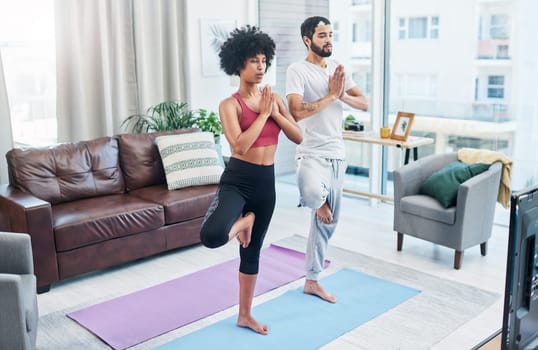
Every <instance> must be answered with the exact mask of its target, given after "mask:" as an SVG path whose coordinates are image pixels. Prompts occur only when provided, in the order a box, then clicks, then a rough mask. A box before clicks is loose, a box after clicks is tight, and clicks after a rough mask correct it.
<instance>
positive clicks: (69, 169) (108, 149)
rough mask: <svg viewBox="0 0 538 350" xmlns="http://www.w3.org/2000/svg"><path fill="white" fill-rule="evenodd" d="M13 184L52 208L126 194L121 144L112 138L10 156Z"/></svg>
mask: <svg viewBox="0 0 538 350" xmlns="http://www.w3.org/2000/svg"><path fill="white" fill-rule="evenodd" d="M6 158H7V161H8V164H9V173H10V183H11V185H13V186H15V187H17V188H19V189H21V190H22V191H24V192H27V193H31V194H33V195H34V196H36V197H38V198H40V199H42V200H44V201H47V202H50V203H51V204H56V203H62V202H68V201H73V200H77V199H81V198H88V197H94V196H102V195H108V194H117V193H123V192H124V191H125V183H124V181H123V175H122V172H121V169H120V166H119V157H118V142H117V140H116V139H114V138H111V137H102V138H98V139H95V140H91V141H81V142H76V143H64V144H59V145H56V146H52V147H46V148H45V147H30V148H14V149H12V150H10V151H9V152H8V153H7V154H6Z"/></svg>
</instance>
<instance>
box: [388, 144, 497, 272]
mask: <svg viewBox="0 0 538 350" xmlns="http://www.w3.org/2000/svg"><path fill="white" fill-rule="evenodd" d="M457 160H458V154H457V152H453V153H447V154H436V155H431V156H427V157H424V158H422V159H419V160H418V161H415V162H413V163H410V164H407V165H405V166H403V167H401V168H400V169H397V170H395V171H394V173H393V174H394V230H395V231H396V232H397V249H398V251H401V250H402V245H403V237H404V234H406V235H410V236H414V237H418V238H421V239H424V240H427V241H430V242H433V243H435V244H439V245H442V246H445V247H448V248H452V249H455V250H456V252H455V255H454V268H455V269H459V268H460V266H461V260H462V257H463V251H464V250H465V249H467V248H469V247H472V246H475V245H478V244H480V251H481V253H482V255H486V250H487V241H488V239H489V238H490V237H491V229H492V226H493V216H494V214H495V203H496V200H497V194H498V191H499V183H500V179H501V170H502V164H501V163H493V164H492V165H491V166H490V167H489V170H487V171H485V172H483V173H481V174H479V175H476V176H474V177H472V178H470V179H469V180H467V181H465V182H464V183H462V184H461V185H460V186H459V187H458V196H457V202H456V206H452V207H449V208H446V209H445V208H444V207H443V206H442V205H441V204H440V203H439V202H438V201H437V200H436V199H434V198H432V197H429V196H426V195H421V194H419V188H420V186H421V184H422V183H424V181H425V180H426V179H427V178H428V177H429V176H430V175H431V174H432V173H434V172H435V171H437V170H439V169H441V168H443V167H445V166H446V165H448V164H449V163H452V162H455V161H457Z"/></svg>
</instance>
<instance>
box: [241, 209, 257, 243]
mask: <svg viewBox="0 0 538 350" xmlns="http://www.w3.org/2000/svg"><path fill="white" fill-rule="evenodd" d="M255 218H256V215H254V213H253V212H250V211H249V212H248V213H246V214H245V216H243V219H244V220H245V225H246V228H245V229H243V230H241V231H239V233H238V234H237V240H238V241H239V244H241V246H242V247H243V248H246V247H248V245H249V244H250V238H251V237H252V227H253V226H254V219H255Z"/></svg>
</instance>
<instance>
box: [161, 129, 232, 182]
mask: <svg viewBox="0 0 538 350" xmlns="http://www.w3.org/2000/svg"><path fill="white" fill-rule="evenodd" d="M155 142H157V147H158V148H159V153H160V154H161V159H162V162H163V167H164V173H165V176H166V183H167V184H168V189H169V190H175V189H178V188H184V187H190V186H199V185H209V184H217V183H218V182H219V180H220V176H221V175H222V172H223V171H224V168H223V166H222V165H221V163H220V161H219V156H218V154H217V151H216V149H215V138H214V136H213V134H212V133H210V132H198V133H188V134H181V135H167V136H159V137H157V138H156V139H155Z"/></svg>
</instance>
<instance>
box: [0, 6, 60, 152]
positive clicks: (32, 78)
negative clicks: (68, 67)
mask: <svg viewBox="0 0 538 350" xmlns="http://www.w3.org/2000/svg"><path fill="white" fill-rule="evenodd" d="M53 10H54V2H53V1H52V0H19V1H11V0H0V50H2V60H3V65H4V70H5V72H4V75H5V79H6V87H7V93H8V99H9V105H10V112H11V123H12V129H13V139H14V141H15V143H16V144H18V145H47V144H51V143H54V142H56V80H55V71H56V68H55V65H56V63H55V51H54V13H53Z"/></svg>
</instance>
